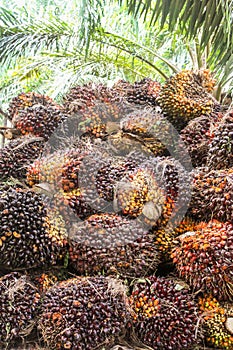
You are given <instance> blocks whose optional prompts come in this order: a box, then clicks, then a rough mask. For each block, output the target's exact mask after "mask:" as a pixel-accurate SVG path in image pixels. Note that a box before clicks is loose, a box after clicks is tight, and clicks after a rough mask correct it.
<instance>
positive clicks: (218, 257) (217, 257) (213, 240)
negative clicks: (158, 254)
mask: <svg viewBox="0 0 233 350" xmlns="http://www.w3.org/2000/svg"><path fill="white" fill-rule="evenodd" d="M172 258H173V262H174V264H175V266H176V268H177V271H178V273H179V276H180V277H181V278H183V279H185V281H186V282H187V283H189V284H190V286H191V287H192V289H193V291H202V292H204V293H206V292H208V293H212V294H213V296H215V297H217V298H218V299H219V300H226V301H228V300H232V299H233V269H232V260H233V226H232V224H231V223H229V222H226V223H221V222H218V221H216V220H214V221H210V222H209V223H204V222H203V223H200V224H199V225H197V227H196V231H195V232H192V233H189V234H188V233H187V235H184V236H181V238H180V244H178V245H177V247H176V248H175V249H174V251H173V253H172Z"/></svg>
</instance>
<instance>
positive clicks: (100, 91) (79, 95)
mask: <svg viewBox="0 0 233 350" xmlns="http://www.w3.org/2000/svg"><path fill="white" fill-rule="evenodd" d="M114 100H117V93H116V92H114V90H112V89H110V88H108V87H107V86H104V85H102V84H92V83H88V84H85V85H77V86H74V87H72V88H71V89H70V91H69V92H68V93H67V95H66V96H65V97H64V100H63V105H64V107H65V110H66V111H67V112H68V113H69V114H74V113H77V112H79V111H84V110H85V109H86V108H88V107H90V106H93V105H94V104H95V103H96V102H102V103H105V102H106V103H107V102H110V101H114Z"/></svg>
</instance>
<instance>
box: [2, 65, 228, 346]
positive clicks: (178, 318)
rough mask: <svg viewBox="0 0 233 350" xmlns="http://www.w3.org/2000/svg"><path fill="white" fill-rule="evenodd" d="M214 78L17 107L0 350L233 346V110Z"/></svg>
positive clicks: (23, 96) (6, 191) (6, 185)
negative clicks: (217, 89) (217, 95)
mask: <svg viewBox="0 0 233 350" xmlns="http://www.w3.org/2000/svg"><path fill="white" fill-rule="evenodd" d="M214 87H215V80H214V78H213V77H212V74H211V73H210V72H209V71H208V70H202V71H189V70H184V71H181V72H179V73H178V74H176V75H174V76H172V77H171V78H169V79H168V80H167V81H166V82H165V83H164V84H159V83H158V82H156V81H153V80H151V79H149V78H146V79H143V80H141V81H139V82H135V83H129V82H126V81H123V80H121V81H118V82H117V83H115V84H114V85H113V86H112V87H111V88H109V87H106V86H104V85H101V84H99V85H98V84H92V83H88V84H86V85H83V86H74V87H72V88H71V90H70V91H69V92H68V93H67V95H66V96H65V97H64V99H63V102H62V103H61V104H57V103H56V102H55V101H53V100H52V99H51V98H50V97H48V96H45V95H40V94H37V93H34V92H27V93H20V94H19V95H18V96H16V97H15V98H13V99H12V101H11V102H10V104H9V109H8V111H6V112H5V114H7V115H8V119H9V123H10V126H9V128H8V127H6V128H5V129H4V128H3V129H4V131H2V132H4V136H5V138H6V140H7V141H6V143H5V146H4V147H3V148H1V149H0V155H1V156H0V181H1V183H0V293H1V301H0V348H2V349H15V348H18V349H49V350H52V349H71V350H76V349H77V350H94V349H95V350H98V349H99V350H107V349H155V350H157V349H158V350H184V349H190V350H200V349H226V350H230V349H233V109H231V108H230V107H227V106H224V105H220V103H218V102H217V101H216V100H215V98H214V97H213V94H212V92H213V90H214Z"/></svg>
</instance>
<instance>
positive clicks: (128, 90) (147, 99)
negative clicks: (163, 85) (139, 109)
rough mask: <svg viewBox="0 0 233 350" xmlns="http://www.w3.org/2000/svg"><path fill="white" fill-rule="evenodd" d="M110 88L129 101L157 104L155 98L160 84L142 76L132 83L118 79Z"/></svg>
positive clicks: (141, 103) (140, 103)
mask: <svg viewBox="0 0 233 350" xmlns="http://www.w3.org/2000/svg"><path fill="white" fill-rule="evenodd" d="M112 89H113V90H114V91H116V92H117V93H118V94H119V95H120V96H122V97H124V98H125V99H126V100H127V101H128V102H130V103H135V104H139V105H151V106H157V103H156V98H157V97H158V94H159V91H160V84H159V83H158V82H157V81H154V80H152V79H150V78H144V79H142V80H140V81H137V82H135V83H133V84H130V83H128V82H126V81H124V80H119V81H118V82H117V83H116V84H115V85H114V86H113V88H112Z"/></svg>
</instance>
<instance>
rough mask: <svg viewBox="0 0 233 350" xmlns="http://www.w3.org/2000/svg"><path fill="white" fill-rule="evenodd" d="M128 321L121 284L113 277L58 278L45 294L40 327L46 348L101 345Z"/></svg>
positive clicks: (109, 341)
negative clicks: (60, 279) (56, 282)
mask: <svg viewBox="0 0 233 350" xmlns="http://www.w3.org/2000/svg"><path fill="white" fill-rule="evenodd" d="M129 321H130V313H129V308H128V305H127V301H126V292H125V288H124V286H123V285H122V284H121V283H120V282H119V281H118V280H114V279H112V278H105V277H93V278H91V277H89V278H77V279H72V280H68V281H66V282H61V283H60V284H58V285H55V286H54V287H53V288H51V289H50V290H49V291H48V292H47V293H46V295H45V297H44V300H43V305H42V313H41V316H40V320H39V327H40V329H41V332H42V336H43V339H44V341H45V343H46V345H47V346H48V347H49V349H77V350H79V349H80V350H84V349H85V350H92V349H102V348H103V347H104V348H105V347H106V346H107V347H108V348H109V347H110V345H112V344H114V340H115V338H116V337H118V336H120V335H122V334H123V333H124V332H125V328H126V327H127V324H128V322H129Z"/></svg>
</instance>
